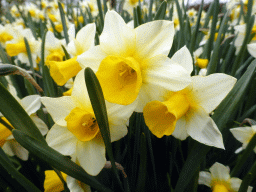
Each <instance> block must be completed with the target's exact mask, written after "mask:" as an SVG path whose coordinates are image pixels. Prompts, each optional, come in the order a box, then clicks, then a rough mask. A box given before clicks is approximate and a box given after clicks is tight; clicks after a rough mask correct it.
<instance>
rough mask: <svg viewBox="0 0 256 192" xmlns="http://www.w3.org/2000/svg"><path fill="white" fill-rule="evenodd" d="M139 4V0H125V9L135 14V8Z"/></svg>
mask: <svg viewBox="0 0 256 192" xmlns="http://www.w3.org/2000/svg"><path fill="white" fill-rule="evenodd" d="M141 2H142V1H141ZM138 4H139V0H125V1H124V5H123V9H124V10H126V11H128V12H129V13H130V15H133V8H135V7H137V6H138Z"/></svg>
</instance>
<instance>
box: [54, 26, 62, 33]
mask: <svg viewBox="0 0 256 192" xmlns="http://www.w3.org/2000/svg"><path fill="white" fill-rule="evenodd" d="M55 29H56V31H58V32H59V33H60V32H61V31H63V26H62V24H58V25H55Z"/></svg>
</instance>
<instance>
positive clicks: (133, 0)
mask: <svg viewBox="0 0 256 192" xmlns="http://www.w3.org/2000/svg"><path fill="white" fill-rule="evenodd" d="M129 2H130V4H131V5H133V6H135V5H136V3H138V2H139V1H138V0H129Z"/></svg>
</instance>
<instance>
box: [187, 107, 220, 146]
mask: <svg viewBox="0 0 256 192" xmlns="http://www.w3.org/2000/svg"><path fill="white" fill-rule="evenodd" d="M186 121H187V125H186V127H187V132H188V134H189V135H190V136H191V137H192V138H193V139H195V140H197V141H198V142H200V143H203V144H205V145H209V146H214V147H218V148H221V149H224V144H223V138H222V135H221V132H220V131H219V129H218V127H217V126H216V124H215V123H214V121H213V120H212V118H211V117H209V115H208V114H207V113H206V112H205V111H204V110H203V109H197V110H194V109H190V111H189V112H188V117H186Z"/></svg>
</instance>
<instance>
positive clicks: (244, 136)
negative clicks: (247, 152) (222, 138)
mask: <svg viewBox="0 0 256 192" xmlns="http://www.w3.org/2000/svg"><path fill="white" fill-rule="evenodd" d="M230 131H231V133H232V134H233V136H234V137H235V138H236V139H237V140H238V141H240V142H241V143H243V145H242V147H240V148H238V149H237V150H236V151H235V153H239V152H240V151H241V150H243V149H245V148H246V147H247V145H248V144H249V142H250V140H251V139H252V137H253V136H254V135H255V134H256V125H252V126H251V127H237V128H232V129H230ZM254 152H255V153H256V147H255V148H254Z"/></svg>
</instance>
